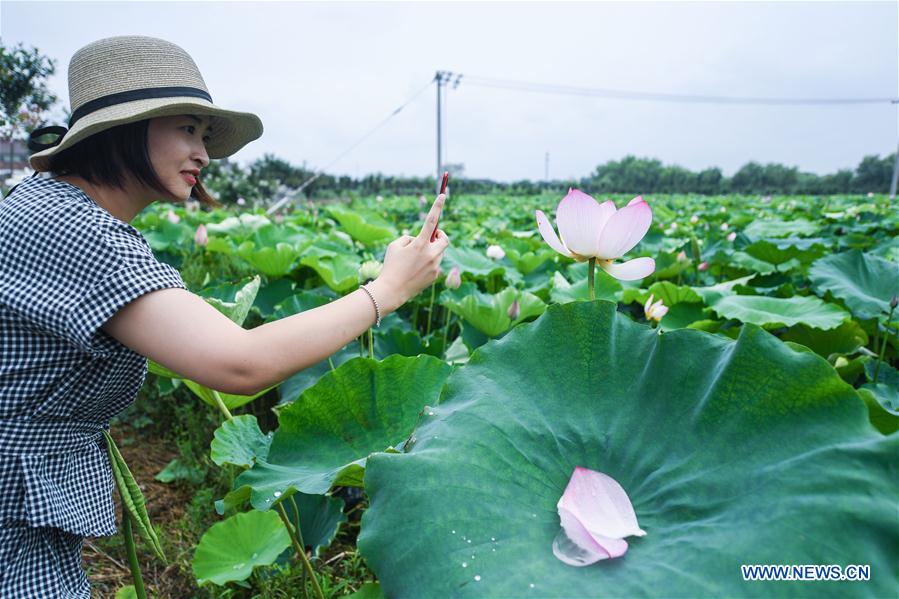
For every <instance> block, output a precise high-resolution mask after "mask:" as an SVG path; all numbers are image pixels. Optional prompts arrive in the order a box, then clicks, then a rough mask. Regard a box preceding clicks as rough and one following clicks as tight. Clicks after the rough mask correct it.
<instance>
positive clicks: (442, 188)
mask: <svg viewBox="0 0 899 599" xmlns="http://www.w3.org/2000/svg"><path fill="white" fill-rule="evenodd" d="M448 181H449V171H443V182H442V183H441V184H440V193H446V184H447V182H448ZM438 195H439V194H438ZM439 224H440V217H439V216H438V217H437V222H436V223H435V224H434V231H433V232H432V233H431V243H433V242H434V240H435V239H437V226H438V225H439Z"/></svg>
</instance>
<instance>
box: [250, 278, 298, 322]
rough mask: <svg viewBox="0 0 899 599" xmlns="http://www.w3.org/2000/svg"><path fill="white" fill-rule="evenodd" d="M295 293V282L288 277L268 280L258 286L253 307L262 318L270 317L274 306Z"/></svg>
mask: <svg viewBox="0 0 899 599" xmlns="http://www.w3.org/2000/svg"><path fill="white" fill-rule="evenodd" d="M294 293H296V283H295V282H294V281H292V280H290V279H274V280H269V281H268V282H267V283H266V284H265V285H263V286H261V287H260V288H259V293H257V294H256V301H254V302H253V308H252V309H255V310H256V312H257V313H258V314H259V315H260V316H261V317H262V318H263V319H268V318H271V316H272V314H273V313H274V311H275V307H276V306H277V305H278V304H280V303H281V302H283V301H285V300H286V299H287V298H289V297H290V296H291V295H293V294H294Z"/></svg>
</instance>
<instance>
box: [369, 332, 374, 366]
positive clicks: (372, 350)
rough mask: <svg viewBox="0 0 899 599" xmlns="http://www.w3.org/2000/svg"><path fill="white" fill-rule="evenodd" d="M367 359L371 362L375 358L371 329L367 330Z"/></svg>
mask: <svg viewBox="0 0 899 599" xmlns="http://www.w3.org/2000/svg"><path fill="white" fill-rule="evenodd" d="M368 357H369V358H371V359H372V360H374V358H375V335H374V333H372V330H371V329H368Z"/></svg>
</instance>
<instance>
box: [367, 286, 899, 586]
mask: <svg viewBox="0 0 899 599" xmlns="http://www.w3.org/2000/svg"><path fill="white" fill-rule="evenodd" d="M431 411H433V412H434V416H432V417H430V418H429V419H426V420H424V421H423V422H422V423H421V424H420V425H419V426H418V427H417V428H416V430H415V433H414V436H415V438H416V439H417V441H416V442H415V443H414V444H412V446H411V448H408V446H407V453H397V454H386V453H385V454H376V455H374V456H372V457H370V458H369V460H368V466H367V468H366V473H365V488H366V492H367V493H368V495H369V498H370V506H369V508H368V510H366V512H365V514H364V515H363V518H362V530H361V533H360V536H359V539H358V546H359V549H360V552H361V553H362V555H363V556H364V557H365V559H366V562H367V563H368V564H369V565H370V566H371V568H372V569H373V570H374V572H375V573H376V574H377V576H378V579H379V580H380V582H381V586H382V588H383V590H384V594H385V596H388V597H394V598H398V599H401V598H405V597H416V598H418V597H428V598H430V597H529V596H535V597H538V596H539V597H646V596H661V597H699V596H703V597H735V596H756V597H769V596H787V597H795V596H800V595H804V594H808V593H812V594H813V595H814V596H816V597H817V596H826V595H829V596H833V597H847V596H853V597H856V596H860V595H868V596H890V595H892V594H894V592H895V589H896V587H897V584H899V580H897V571H896V568H895V558H896V555H897V552H899V525H897V521H896V506H895V498H896V494H897V492H899V487H897V480H896V470H895V468H896V455H897V452H899V435H893V436H892V437H884V436H883V435H881V434H880V433H879V432H877V431H876V430H875V429H874V428H873V427H872V426H871V425H870V424H869V422H868V416H867V410H866V408H865V406H864V404H863V403H862V401H860V400H859V396H858V394H857V393H856V392H855V391H854V390H853V389H852V388H851V387H850V386H849V385H847V384H845V383H843V382H842V381H841V380H840V378H839V377H838V376H837V374H836V373H835V372H834V370H833V368H831V366H830V365H829V364H828V363H827V362H826V361H825V360H823V359H821V358H820V357H818V356H817V355H815V354H814V353H812V352H807V351H803V352H796V351H793V350H792V349H790V348H789V347H787V346H786V345H785V344H784V343H782V342H781V341H779V340H778V339H777V338H775V337H773V336H772V335H770V334H768V333H766V332H765V331H764V330H762V329H760V328H758V327H755V326H752V325H746V326H744V327H743V328H742V330H741V333H740V335H739V337H738V339H737V340H736V341H731V340H728V339H723V338H721V337H718V336H715V335H710V334H707V333H703V332H700V331H694V330H689V329H685V330H678V331H672V332H670V333H665V334H662V335H659V334H658V333H657V332H656V331H653V330H651V329H649V328H648V327H646V326H644V325H640V324H637V323H634V322H632V321H630V320H629V319H628V318H627V317H626V316H624V315H622V314H618V313H616V305H615V304H612V303H610V302H601V301H597V302H573V303H569V304H564V305H553V306H551V307H550V308H549V309H548V310H547V312H546V313H545V314H544V315H543V316H542V317H541V318H540V319H538V320H537V321H536V322H534V323H532V324H528V325H524V326H521V327H518V328H516V329H515V330H513V331H512V332H511V333H510V334H509V335H507V336H505V337H504V338H503V339H501V340H498V341H495V342H493V343H491V344H489V345H487V346H485V347H484V348H482V349H480V350H479V351H478V352H476V353H475V354H474V355H473V356H472V358H471V360H470V361H469V363H468V364H467V365H466V366H465V367H463V368H460V369H458V370H456V371H455V372H454V373H453V374H452V375H451V376H450V378H449V379H448V380H447V384H446V386H445V387H444V390H443V393H442V394H441V402H440V404H438V405H437V406H436V407H434V408H433V409H432V410H431ZM575 466H583V467H586V468H590V469H593V470H597V471H600V472H603V473H606V474H607V475H609V476H611V477H612V478H613V479H615V480H616V481H618V483H620V484H621V486H622V487H623V488H624V490H625V491H626V492H627V494H628V495H629V497H630V499H631V501H632V503H633V506H634V509H635V512H636V515H637V520H638V522H639V525H640V527H641V528H642V529H643V530H645V531H646V533H647V534H646V536H645V537H639V538H637V537H631V538H629V539H627V541H628V543H629V544H630V548H629V549H628V552H627V554H626V555H624V556H623V557H621V558H619V559H612V560H606V561H602V562H599V563H597V564H594V565H592V566H588V567H583V568H576V567H572V566H568V565H565V564H563V563H562V562H561V561H559V560H558V559H557V558H556V557H555V556H554V555H553V552H552V543H553V539H554V537H555V536H556V534H557V532H558V531H559V530H560V522H559V516H558V513H557V511H556V503H557V502H558V500H559V498H560V496H561V495H562V493H563V491H564V489H565V486H566V484H567V483H568V480H569V478H570V476H571V474H572V471H573V470H574V468H575ZM472 556H474V557H472ZM834 563H836V564H840V565H847V564H870V566H871V572H872V577H871V581H870V582H865V583H856V582H827V583H826V584H824V583H808V582H805V583H793V582H744V581H743V580H742V577H741V576H740V565H741V564H834ZM878 572H879V573H880V574H879V575H877V574H876V573H878ZM531 585H533V586H531ZM811 585H814V586H813V590H811V589H812V587H811Z"/></svg>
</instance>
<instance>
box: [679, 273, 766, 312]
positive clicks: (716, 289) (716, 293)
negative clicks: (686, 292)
mask: <svg viewBox="0 0 899 599" xmlns="http://www.w3.org/2000/svg"><path fill="white" fill-rule="evenodd" d="M756 276H757V275H754V274H753V275H748V276H745V277H740V278H739V279H733V280H731V281H724V282H722V283H716V284H714V285H710V286H708V287H693V291H695V292H696V294H697V295H699V297H701V298H702V301H704V302H705V303H706V305H707V306H711V305H712V304H714V303H715V302H717V301H718V300H719V299H721V298H722V297H725V296H728V295H736V293H737V292H736V291H734V287H738V286H741V285H746V284H747V283H749V281H751V280H752V279H754V278H755V277H756Z"/></svg>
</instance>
